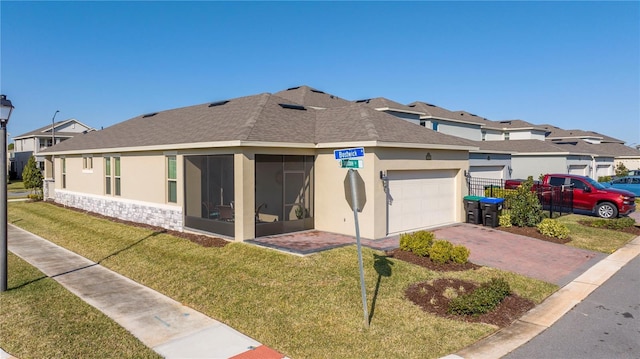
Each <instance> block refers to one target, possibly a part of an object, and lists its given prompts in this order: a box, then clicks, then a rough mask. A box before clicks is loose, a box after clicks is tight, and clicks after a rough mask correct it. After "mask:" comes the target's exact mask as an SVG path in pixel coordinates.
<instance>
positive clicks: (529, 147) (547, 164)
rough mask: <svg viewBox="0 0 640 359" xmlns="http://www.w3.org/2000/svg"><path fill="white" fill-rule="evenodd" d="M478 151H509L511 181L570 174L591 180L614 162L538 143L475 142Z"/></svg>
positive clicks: (561, 145)
mask: <svg viewBox="0 0 640 359" xmlns="http://www.w3.org/2000/svg"><path fill="white" fill-rule="evenodd" d="M476 144H477V145H478V146H479V147H480V150H481V151H489V150H494V151H510V152H511V170H510V172H511V177H512V178H520V179H525V178H527V177H528V176H532V177H533V178H534V179H538V177H539V176H540V175H541V174H546V173H571V174H578V175H583V176H590V177H593V176H594V175H595V172H594V169H596V168H598V167H597V166H598V165H601V166H605V165H606V166H608V167H607V168H609V169H611V168H612V166H613V158H612V157H611V156H606V155H595V154H593V152H592V151H591V150H590V149H586V148H583V147H582V146H581V147H580V148H575V147H573V146H572V145H570V144H564V143H552V142H551V141H541V140H512V141H483V142H476Z"/></svg>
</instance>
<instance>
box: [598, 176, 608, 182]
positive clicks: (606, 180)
mask: <svg viewBox="0 0 640 359" xmlns="http://www.w3.org/2000/svg"><path fill="white" fill-rule="evenodd" d="M610 181H611V176H600V177H598V182H610Z"/></svg>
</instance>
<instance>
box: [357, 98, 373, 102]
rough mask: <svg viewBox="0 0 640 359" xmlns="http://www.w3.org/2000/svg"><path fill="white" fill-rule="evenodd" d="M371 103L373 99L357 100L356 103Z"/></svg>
mask: <svg viewBox="0 0 640 359" xmlns="http://www.w3.org/2000/svg"><path fill="white" fill-rule="evenodd" d="M369 101H371V99H370V98H366V99H364V100H357V101H356V103H363V102H364V103H369Z"/></svg>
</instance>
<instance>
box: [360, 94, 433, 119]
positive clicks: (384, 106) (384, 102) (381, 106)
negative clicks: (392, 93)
mask: <svg viewBox="0 0 640 359" xmlns="http://www.w3.org/2000/svg"><path fill="white" fill-rule="evenodd" d="M354 102H356V103H359V104H361V105H363V106H368V107H371V108H374V109H376V110H390V111H394V110H395V111H400V112H409V113H417V114H419V115H423V114H424V113H423V112H422V111H419V110H416V109H415V108H413V107H409V106H407V105H403V104H401V103H400V102H396V101H393V100H389V99H388V98H384V97H376V98H368V99H364V100H357V101H354Z"/></svg>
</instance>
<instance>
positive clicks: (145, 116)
mask: <svg viewBox="0 0 640 359" xmlns="http://www.w3.org/2000/svg"><path fill="white" fill-rule="evenodd" d="M157 114H158V113H157V112H152V113H148V114H146V115H142V118H147V117H153V116H155V115H157Z"/></svg>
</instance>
